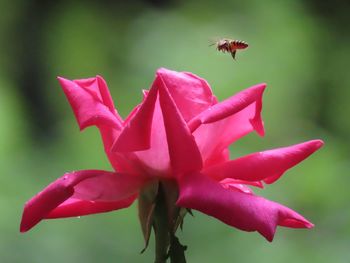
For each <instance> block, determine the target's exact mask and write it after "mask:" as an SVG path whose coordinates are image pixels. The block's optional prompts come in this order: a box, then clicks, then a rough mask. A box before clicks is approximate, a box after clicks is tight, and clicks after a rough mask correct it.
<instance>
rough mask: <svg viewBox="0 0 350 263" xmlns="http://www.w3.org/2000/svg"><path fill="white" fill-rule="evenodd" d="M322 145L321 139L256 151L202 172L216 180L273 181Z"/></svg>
mask: <svg viewBox="0 0 350 263" xmlns="http://www.w3.org/2000/svg"><path fill="white" fill-rule="evenodd" d="M322 145H323V142H322V141H321V140H312V141H308V142H304V143H300V144H295V145H292V146H289V147H283V148H277V149H272V150H268V151H264V152H257V153H253V154H249V155H247V156H243V157H241V158H238V159H235V160H232V161H228V162H225V163H221V164H218V165H214V166H211V167H209V168H207V169H205V170H204V171H203V173H204V174H206V175H207V176H210V177H212V178H214V179H215V180H218V181H220V180H222V179H224V178H234V179H240V180H246V181H260V180H264V181H265V182H266V183H273V182H274V181H276V180H277V179H278V178H280V177H281V176H282V175H283V173H284V172H285V171H287V170H288V169H290V168H291V167H293V166H295V165H297V164H298V163H300V162H301V161H303V160H304V159H306V158H307V157H308V156H310V155H311V154H312V153H314V152H315V151H316V150H318V149H319V148H320V147H321V146H322Z"/></svg>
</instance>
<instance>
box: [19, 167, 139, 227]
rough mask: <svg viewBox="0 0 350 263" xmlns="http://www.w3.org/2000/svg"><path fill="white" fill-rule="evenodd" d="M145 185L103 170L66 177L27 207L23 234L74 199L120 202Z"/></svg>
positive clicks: (29, 202) (24, 213)
mask: <svg viewBox="0 0 350 263" xmlns="http://www.w3.org/2000/svg"><path fill="white" fill-rule="evenodd" d="M143 182H144V181H143V179H142V178H139V177H136V176H133V175H130V176H128V175H125V174H117V173H112V172H106V171H99V170H84V171H77V172H71V173H66V174H65V175H64V176H62V177H61V178H59V179H57V180H56V181H55V182H53V183H51V184H50V185H49V186H47V187H46V188H45V189H44V190H43V191H41V192H40V193H38V194H37V195H36V196H34V197H33V198H32V199H31V200H29V201H28V202H27V203H26V204H25V207H24V211H23V216H22V222H21V227H20V231H21V232H25V231H28V230H29V229H31V228H32V227H33V226H35V225H36V224H37V223H39V222H40V221H41V220H42V219H43V218H45V217H46V216H47V215H48V214H49V213H50V212H51V211H52V210H53V209H54V208H56V207H57V206H59V205H60V204H62V203H63V202H64V201H66V200H67V199H68V198H70V197H72V198H75V199H80V200H85V201H120V200H123V199H125V198H128V197H130V196H131V195H134V194H135V193H136V192H137V191H138V189H139V187H140V186H141V185H142V184H143Z"/></svg>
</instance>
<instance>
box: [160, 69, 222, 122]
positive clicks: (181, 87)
mask: <svg viewBox="0 0 350 263" xmlns="http://www.w3.org/2000/svg"><path fill="white" fill-rule="evenodd" d="M157 75H158V76H160V77H161V78H162V79H163V81H164V84H165V85H166V86H167V88H168V92H169V93H170V95H171V97H172V99H173V100H174V102H175V104H176V106H177V108H178V110H179V111H180V113H181V115H182V117H183V118H184V120H185V121H186V122H188V121H189V120H191V119H192V118H193V117H195V116H197V115H198V114H199V113H201V112H202V111H204V110H206V109H207V108H208V107H210V106H211V105H213V104H215V103H216V98H215V96H214V95H213V93H212V91H211V88H210V86H209V84H208V83H207V82H206V80H204V79H202V78H200V77H198V76H196V75H194V74H192V73H188V72H176V71H172V70H168V69H165V68H160V69H158V70H157Z"/></svg>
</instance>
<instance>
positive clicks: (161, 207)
mask: <svg viewBox="0 0 350 263" xmlns="http://www.w3.org/2000/svg"><path fill="white" fill-rule="evenodd" d="M167 216H168V213H167V206H166V201H165V195H164V190H163V187H162V185H161V184H160V185H159V188H158V195H157V198H156V207H155V210H154V221H153V228H154V234H155V241H156V259H155V263H165V262H166V261H167V253H168V249H169V245H170V236H169V228H168V217H167Z"/></svg>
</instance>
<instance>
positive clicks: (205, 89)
mask: <svg viewBox="0 0 350 263" xmlns="http://www.w3.org/2000/svg"><path fill="white" fill-rule="evenodd" d="M59 81H60V84H61V86H62V88H63V90H64V92H65V94H66V96H67V98H68V101H69V103H70V104H71V106H72V108H73V111H74V114H75V117H76V119H77V121H78V124H79V127H80V129H81V130H83V129H84V128H86V127H88V126H96V127H97V128H98V129H99V130H100V133H101V136H102V140H103V143H104V149H105V152H106V154H107V156H108V158H109V160H110V162H111V164H112V166H113V168H114V170H115V171H114V172H107V171H100V170H82V171H76V172H70V173H66V174H64V175H63V176H62V177H60V178H59V179H57V180H56V181H55V182H53V183H51V184H50V185H49V186H47V187H46V188H45V189H44V190H43V191H42V192H40V193H39V194H37V195H36V196H34V197H33V198H32V199H31V200H29V201H28V202H27V203H26V205H25V207H24V212H23V217H22V222H21V227H20V230H21V232H25V231H28V230H29V229H31V228H32V227H33V226H35V225H36V224H37V223H39V222H40V221H41V220H42V219H51V218H61V217H72V216H82V215H88V214H94V213H103V212H108V211H112V210H117V209H121V208H125V207H128V206H130V205H131V204H132V203H133V202H134V200H135V199H136V198H138V197H139V199H140V198H141V197H142V200H141V199H140V200H139V201H141V206H142V207H141V209H140V219H141V224H142V227H143V230H144V234H145V236H149V224H150V223H149V222H148V221H149V220H150V219H149V215H151V213H152V211H153V210H152V208H151V206H152V203H154V202H155V199H154V196H153V197H152V194H153V195H155V193H156V191H157V190H152V189H153V188H154V186H155V185H157V184H158V182H161V183H162V185H163V189H164V192H165V196H173V197H172V198H173V200H172V201H173V203H172V204H170V206H173V208H179V209H180V208H186V209H195V210H198V211H201V212H203V213H205V214H207V215H210V216H213V217H215V218H217V219H219V220H221V221H223V222H224V223H226V224H228V225H230V226H233V227H236V228H238V229H241V230H245V231H258V232H259V233H260V234H262V235H263V236H264V237H265V238H266V239H267V240H269V241H272V239H273V237H274V234H275V230H276V227H277V226H278V225H279V226H285V227H291V228H311V227H313V224H312V223H310V222H309V221H308V220H306V219H305V218H304V217H302V216H301V215H299V214H298V213H296V212H294V211H293V210H291V209H289V208H287V207H285V206H283V205H281V204H278V203H275V202H272V201H269V200H267V199H264V198H262V197H260V196H257V195H255V194H254V193H253V191H252V190H251V189H250V187H248V185H252V186H257V187H262V186H263V183H267V184H270V183H273V182H274V181H276V180H278V179H279V178H280V177H281V176H282V174H283V173H284V172H285V171H286V170H288V169H289V168H291V167H293V166H294V165H296V164H298V163H299V162H301V161H302V160H304V159H305V158H307V157H308V156H309V155H311V154H312V153H313V152H315V151H316V150H317V149H319V148H320V147H321V146H322V145H323V142H322V141H321V140H312V141H308V142H303V143H300V144H296V145H292V146H289V147H284V148H277V149H273V150H268V151H264V152H257V153H253V154H250V155H247V156H243V157H240V158H238V159H235V160H229V151H228V146H229V145H230V144H231V143H233V142H235V141H236V140H238V139H239V138H241V137H242V136H244V135H246V134H248V133H250V132H252V131H253V130H255V131H256V132H257V133H258V134H259V135H261V136H263V135H264V127H263V122H262V120H261V116H260V112H261V108H262V94H263V92H264V89H265V84H259V85H256V86H253V87H250V88H248V89H246V90H244V91H241V92H239V93H238V94H236V95H234V96H233V97H231V98H229V99H227V100H225V101H222V102H218V101H217V99H216V97H215V96H214V95H213V94H212V91H211V88H210V87H209V85H208V83H207V82H206V81H205V80H204V79H202V78H200V77H198V76H196V75H194V74H192V73H187V72H175V71H171V70H167V69H159V70H158V71H157V73H156V77H155V80H154V82H153V84H152V87H151V88H150V90H149V91H144V99H143V101H142V103H141V104H140V105H138V106H136V107H135V109H134V110H133V111H132V112H131V113H130V115H129V116H128V117H127V118H126V119H125V120H123V119H122V118H121V117H120V116H119V114H118V112H117V111H116V109H115V107H114V103H113V100H112V98H111V95H110V93H109V90H108V88H107V85H106V83H105V81H104V80H103V79H102V78H101V77H100V76H97V77H95V78H89V79H81V80H74V81H71V80H67V79H64V78H59ZM167 187H168V188H167ZM152 191H153V192H152ZM147 194H150V195H149V196H148V197H150V199H147V198H148V197H147ZM145 196H146V198H145ZM152 198H153V199H152ZM170 199H171V198H170ZM145 200H146V203H145V202H144V201H145ZM147 200H148V201H149V202H148V203H147ZM150 200H151V201H150ZM170 201H171V200H170ZM175 203H176V204H175ZM174 211H175V210H174ZM176 211H177V212H176V213H175V214H176V218H175V219H179V218H180V219H181V220H182V217H181V216H183V215H180V214H181V213H180V212H179V211H178V210H176ZM182 211H183V210H182ZM187 211H188V210H187ZM174 224H176V225H178V223H174Z"/></svg>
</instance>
